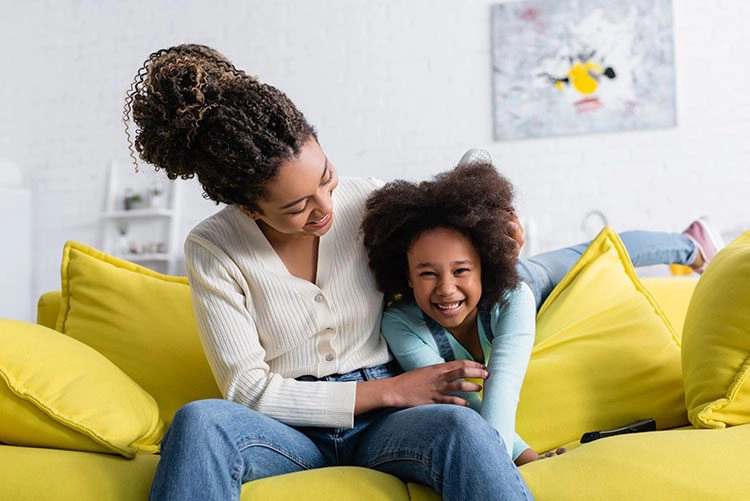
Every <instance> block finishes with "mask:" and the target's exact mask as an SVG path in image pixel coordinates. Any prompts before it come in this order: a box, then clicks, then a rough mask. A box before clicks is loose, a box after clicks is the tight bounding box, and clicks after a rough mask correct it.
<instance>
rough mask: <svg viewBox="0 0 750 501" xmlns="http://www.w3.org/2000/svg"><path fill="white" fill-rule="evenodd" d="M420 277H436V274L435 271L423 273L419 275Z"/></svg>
mask: <svg viewBox="0 0 750 501" xmlns="http://www.w3.org/2000/svg"><path fill="white" fill-rule="evenodd" d="M419 276H420V277H434V276H435V272H434V271H423V272H422V273H420V274H419Z"/></svg>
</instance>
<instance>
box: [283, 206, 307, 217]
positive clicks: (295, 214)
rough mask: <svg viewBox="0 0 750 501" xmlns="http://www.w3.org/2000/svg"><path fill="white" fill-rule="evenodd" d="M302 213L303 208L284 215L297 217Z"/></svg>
mask: <svg viewBox="0 0 750 501" xmlns="http://www.w3.org/2000/svg"><path fill="white" fill-rule="evenodd" d="M303 212H305V208H304V207H303V208H301V209H300V210H296V211H294V212H287V213H286V215H287V216H298V215H299V214H302V213H303Z"/></svg>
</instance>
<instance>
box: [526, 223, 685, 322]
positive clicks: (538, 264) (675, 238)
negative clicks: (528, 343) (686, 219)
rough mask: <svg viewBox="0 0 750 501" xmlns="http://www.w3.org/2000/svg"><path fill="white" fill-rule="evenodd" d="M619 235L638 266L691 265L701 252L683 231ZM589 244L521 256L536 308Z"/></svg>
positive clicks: (632, 232)
mask: <svg viewBox="0 0 750 501" xmlns="http://www.w3.org/2000/svg"><path fill="white" fill-rule="evenodd" d="M619 235H620V239H621V240H622V242H623V243H624V244H625V248H626V249H627V251H628V254H629V255H630V260H631V261H632V263H633V266H635V267H638V266H652V265H655V264H682V265H690V264H692V263H693V262H694V261H695V259H696V258H697V256H698V252H699V251H698V248H697V247H696V246H695V244H694V243H693V241H692V240H690V239H689V238H688V237H686V236H685V235H682V234H680V233H661V232H652V231H626V232H623V233H620V234H619ZM588 246H589V244H588V243H585V244H578V245H574V246H572V247H566V248H564V249H559V250H554V251H550V252H545V253H544V254H538V255H536V256H532V257H530V258H528V259H519V260H518V267H517V270H518V274H519V276H520V277H521V280H522V281H524V282H526V283H527V284H528V285H529V287H530V288H531V291H532V292H533V293H534V298H535V299H536V309H537V310H538V309H539V308H540V307H541V306H542V303H544V300H545V299H547V296H549V295H550V293H551V292H552V289H554V288H555V286H556V285H557V284H559V283H560V282H561V281H562V279H563V278H564V277H565V275H566V274H567V273H568V270H570V269H571V268H572V267H573V265H574V264H575V263H576V261H578V258H579V257H581V255H582V254H583V252H584V251H585V250H586V249H587V248H588Z"/></svg>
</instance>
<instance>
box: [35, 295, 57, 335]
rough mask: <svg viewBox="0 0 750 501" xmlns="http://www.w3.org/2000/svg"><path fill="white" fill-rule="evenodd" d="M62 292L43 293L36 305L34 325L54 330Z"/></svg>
mask: <svg viewBox="0 0 750 501" xmlns="http://www.w3.org/2000/svg"><path fill="white" fill-rule="evenodd" d="M61 302H62V291H51V292H45V293H44V294H42V296H41V297H40V298H39V301H38V302H37V305H36V323H38V324H39V325H43V326H45V327H49V328H50V329H54V328H55V325H56V324H57V315H58V313H60V303H61Z"/></svg>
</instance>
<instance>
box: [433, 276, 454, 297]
mask: <svg viewBox="0 0 750 501" xmlns="http://www.w3.org/2000/svg"><path fill="white" fill-rule="evenodd" d="M455 290H456V284H455V282H454V281H453V277H449V278H443V279H441V280H440V282H438V286H437V293H438V294H440V295H441V296H450V295H451V294H453V292H454V291H455Z"/></svg>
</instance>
